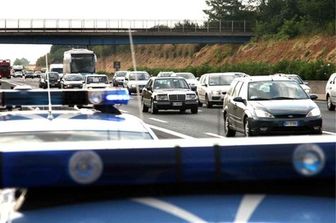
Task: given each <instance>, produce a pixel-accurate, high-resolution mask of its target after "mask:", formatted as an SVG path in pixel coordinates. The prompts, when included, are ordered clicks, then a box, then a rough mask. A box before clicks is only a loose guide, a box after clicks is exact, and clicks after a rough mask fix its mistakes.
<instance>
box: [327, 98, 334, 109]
mask: <svg viewBox="0 0 336 223" xmlns="http://www.w3.org/2000/svg"><path fill="white" fill-rule="evenodd" d="M327 107H328V110H329V111H334V110H335V105H334V104H333V103H332V102H331V98H330V96H329V95H328V96H327Z"/></svg>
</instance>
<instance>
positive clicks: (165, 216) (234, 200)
mask: <svg viewBox="0 0 336 223" xmlns="http://www.w3.org/2000/svg"><path fill="white" fill-rule="evenodd" d="M288 207H292V208H288ZM334 208H335V201H334V199H333V198H326V197H316V196H315V197H314V196H298V195H292V196H289V195H281V196H280V195H268V194H261V195H258V194H250V195H235V194H233V195H216V194H204V195H189V196H188V195H180V196H162V197H144V198H142V197H140V198H126V199H125V198H124V199H114V200H104V201H99V200H98V201H93V202H82V203H77V204H72V205H59V206H56V207H48V208H40V209H35V210H34V209H33V210H25V211H23V212H21V213H20V212H15V213H12V215H11V216H12V222H13V223H26V222H35V223H40V222H71V223H75V222H87V223H88V222H100V223H108V222H139V223H145V222H161V223H168V222H169V223H171V222H213V223H215V222H227V223H229V222H287V223H289V222H314V223H325V222H333V220H334V219H335V211H334ZM111 219H112V220H111Z"/></svg>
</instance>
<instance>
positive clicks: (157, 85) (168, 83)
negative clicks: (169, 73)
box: [154, 78, 189, 89]
mask: <svg viewBox="0 0 336 223" xmlns="http://www.w3.org/2000/svg"><path fill="white" fill-rule="evenodd" d="M171 88H176V89H189V85H188V83H187V82H186V81H185V80H183V79H172V78H170V79H157V80H155V82H154V89H171Z"/></svg>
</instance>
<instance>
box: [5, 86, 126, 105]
mask: <svg viewBox="0 0 336 223" xmlns="http://www.w3.org/2000/svg"><path fill="white" fill-rule="evenodd" d="M50 93H51V104H52V105H89V104H95V105H114V104H127V103H128V100H129V94H128V91H127V90H126V89H93V90H91V89H89V90H81V89H80V90H77V89H66V90H51V91H50ZM0 105H1V106H29V105H30V106H33V105H48V91H47V90H40V89H38V90H22V91H21V90H2V91H0Z"/></svg>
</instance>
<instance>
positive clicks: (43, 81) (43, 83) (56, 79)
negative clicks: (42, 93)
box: [39, 72, 61, 88]
mask: <svg viewBox="0 0 336 223" xmlns="http://www.w3.org/2000/svg"><path fill="white" fill-rule="evenodd" d="M47 75H48V76H49V83H50V87H57V88H61V82H60V76H59V74H58V73H57V72H48V73H42V74H41V76H40V81H39V87H40V88H47V87H48V85H47V84H48V76H47Z"/></svg>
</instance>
